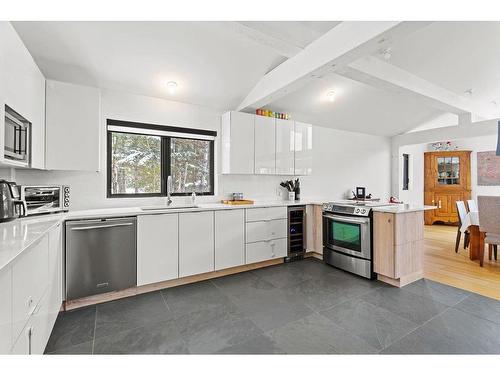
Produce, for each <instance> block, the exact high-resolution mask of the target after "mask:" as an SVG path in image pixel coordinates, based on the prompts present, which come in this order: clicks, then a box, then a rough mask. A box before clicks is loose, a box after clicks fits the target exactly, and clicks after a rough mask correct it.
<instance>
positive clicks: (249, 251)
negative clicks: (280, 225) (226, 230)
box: [246, 238, 287, 264]
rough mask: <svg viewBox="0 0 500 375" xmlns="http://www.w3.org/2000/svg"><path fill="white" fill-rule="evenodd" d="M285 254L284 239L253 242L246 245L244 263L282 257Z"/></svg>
mask: <svg viewBox="0 0 500 375" xmlns="http://www.w3.org/2000/svg"><path fill="white" fill-rule="evenodd" d="M286 254H287V251H286V239H285V238H281V239H278V240H271V241H260V242H253V243H249V244H247V245H246V264H250V263H256V262H262V261H264V260H269V259H275V258H282V257H285V256H286Z"/></svg>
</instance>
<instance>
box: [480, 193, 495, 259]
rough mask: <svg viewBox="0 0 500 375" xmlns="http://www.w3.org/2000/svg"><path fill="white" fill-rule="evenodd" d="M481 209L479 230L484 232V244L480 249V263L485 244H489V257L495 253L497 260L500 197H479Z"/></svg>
mask: <svg viewBox="0 0 500 375" xmlns="http://www.w3.org/2000/svg"><path fill="white" fill-rule="evenodd" d="M477 201H478V206H479V207H478V208H479V230H480V231H481V232H484V233H485V234H484V242H483V241H481V242H483V243H482V246H480V248H479V252H480V253H479V256H480V263H481V264H482V263H483V258H484V243H487V244H488V257H489V259H490V260H491V253H492V251H493V252H494V257H495V260H497V246H498V245H500V196H479V197H477Z"/></svg>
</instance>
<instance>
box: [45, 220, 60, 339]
mask: <svg viewBox="0 0 500 375" xmlns="http://www.w3.org/2000/svg"><path fill="white" fill-rule="evenodd" d="M62 252H63V248H62V224H58V225H57V226H56V227H55V228H53V229H52V230H51V231H50V232H49V285H48V289H47V306H46V319H47V327H48V331H49V332H48V336H50V331H51V330H52V327H53V326H54V323H55V322H56V319H57V315H58V314H59V310H60V309H61V304H62V300H63V294H62V291H63V288H62V286H63V281H62ZM48 336H47V339H48Z"/></svg>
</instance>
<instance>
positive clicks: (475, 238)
mask: <svg viewBox="0 0 500 375" xmlns="http://www.w3.org/2000/svg"><path fill="white" fill-rule="evenodd" d="M467 230H468V231H469V238H470V243H469V258H470V260H477V259H480V255H481V253H480V250H481V239H482V240H483V241H484V233H482V232H481V231H480V230H479V212H478V211H469V212H467V214H466V215H465V218H464V219H463V220H462V226H461V227H460V231H461V232H462V233H465V232H466V231H467ZM483 248H484V242H483ZM483 250H484V249H483ZM483 254H484V253H483ZM480 260H481V259H480Z"/></svg>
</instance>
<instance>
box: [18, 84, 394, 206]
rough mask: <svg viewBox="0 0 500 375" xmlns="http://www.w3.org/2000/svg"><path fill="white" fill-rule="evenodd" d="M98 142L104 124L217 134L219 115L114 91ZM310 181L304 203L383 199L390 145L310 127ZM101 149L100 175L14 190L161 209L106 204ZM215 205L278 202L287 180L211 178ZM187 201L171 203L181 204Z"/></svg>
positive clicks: (32, 173)
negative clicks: (57, 189)
mask: <svg viewBox="0 0 500 375" xmlns="http://www.w3.org/2000/svg"><path fill="white" fill-rule="evenodd" d="M102 114H103V118H102V139H105V124H106V121H105V119H107V118H112V119H118V120H126V121H137V122H144V123H155V124H161V125H171V126H181V127H193V128H200V129H209V130H216V131H217V132H220V114H221V113H220V111H217V110H212V109H209V108H204V107H200V106H195V105H190V104H184V103H179V102H173V101H168V100H163V99H158V98H151V97H145V96H139V95H131V94H125V93H119V92H114V91H103V94H102ZM313 137H314V140H313V143H314V144H313V149H314V154H313V175H312V176H305V177H301V178H300V179H301V186H302V187H301V193H302V197H303V198H317V199H322V200H333V199H340V198H344V195H345V194H346V193H348V192H350V191H351V190H353V189H354V188H355V187H356V186H366V188H367V191H368V192H369V193H372V194H373V196H374V197H380V198H383V199H387V198H388V197H389V190H390V140H389V138H386V137H378V136H372V135H365V134H360V133H351V132H346V131H340V130H334V129H329V128H324V127H316V126H315V127H314V136H313ZM219 142H220V137H218V141H217V142H216V161H217V162H216V172H217V170H218V169H219V166H220V155H218V154H217V150H218V149H219ZM105 147H106V145H105V142H102V144H101V172H68V171H36V170H17V171H16V182H17V183H19V184H44V183H54V184H56V183H57V184H69V185H70V186H71V205H72V209H73V210H77V209H89V208H99V207H124V206H140V205H153V204H162V203H164V198H111V199H108V198H106V175H105V171H106V165H105V162H106V160H105V159H106V158H105V156H106V149H105ZM216 176H217V177H216V185H215V187H216V194H217V196H216V197H199V198H198V199H199V200H200V201H205V202H206V201H215V200H219V199H221V198H222V197H226V196H227V195H228V194H230V193H232V192H242V193H244V195H245V196H246V197H248V198H253V199H261V200H263V199H282V198H281V197H280V196H278V192H279V191H281V189H280V188H279V182H280V181H282V180H285V179H289V178H291V176H289V177H287V176H244V175H220V174H218V173H216ZM187 199H189V198H186V197H175V198H174V201H177V202H184V201H186V200H187Z"/></svg>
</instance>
